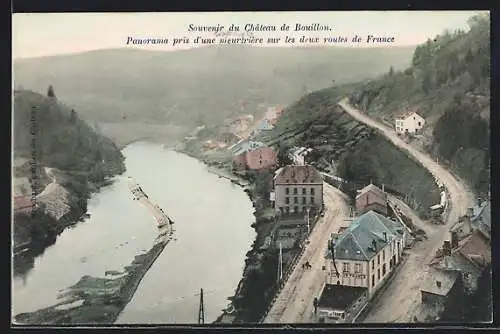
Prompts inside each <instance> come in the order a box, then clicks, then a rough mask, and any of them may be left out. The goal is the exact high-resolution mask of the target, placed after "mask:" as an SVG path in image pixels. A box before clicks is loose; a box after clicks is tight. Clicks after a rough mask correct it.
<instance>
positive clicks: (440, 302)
mask: <svg viewBox="0 0 500 334" xmlns="http://www.w3.org/2000/svg"><path fill="white" fill-rule="evenodd" d="M427 274H428V277H429V279H426V280H424V282H423V286H422V288H421V289H420V294H421V297H422V303H424V304H426V305H429V306H433V307H434V308H435V309H437V310H439V311H442V310H443V309H444V306H445V303H446V300H447V299H448V297H449V296H450V295H451V294H452V293H453V292H454V290H456V289H457V288H458V287H460V284H459V282H460V280H459V273H458V272H456V271H443V270H437V269H434V268H430V269H429V271H428V272H427ZM431 278H432V279H431ZM457 282H458V283H457Z"/></svg>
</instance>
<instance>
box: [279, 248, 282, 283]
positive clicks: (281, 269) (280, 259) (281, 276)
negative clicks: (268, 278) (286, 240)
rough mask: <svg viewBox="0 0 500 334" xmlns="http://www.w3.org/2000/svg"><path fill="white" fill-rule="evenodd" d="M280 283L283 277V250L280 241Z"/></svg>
mask: <svg viewBox="0 0 500 334" xmlns="http://www.w3.org/2000/svg"><path fill="white" fill-rule="evenodd" d="M278 256H279V257H278V283H280V284H281V279H282V278H283V251H282V247H281V242H280V252H279V255H278Z"/></svg>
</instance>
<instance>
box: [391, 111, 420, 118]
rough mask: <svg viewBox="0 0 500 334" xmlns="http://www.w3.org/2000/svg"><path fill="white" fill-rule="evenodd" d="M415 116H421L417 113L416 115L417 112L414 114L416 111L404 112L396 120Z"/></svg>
mask: <svg viewBox="0 0 500 334" xmlns="http://www.w3.org/2000/svg"><path fill="white" fill-rule="evenodd" d="M413 115H418V116H420V115H419V114H417V113H416V112H414V111H406V112H404V113H402V114H400V115H398V116H396V119H407V118H408V117H410V116H413ZM420 117H422V116H420ZM422 118H423V117H422Z"/></svg>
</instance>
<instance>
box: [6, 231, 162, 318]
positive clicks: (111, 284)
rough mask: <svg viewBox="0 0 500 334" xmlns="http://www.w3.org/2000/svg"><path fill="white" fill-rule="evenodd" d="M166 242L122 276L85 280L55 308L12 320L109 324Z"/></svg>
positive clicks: (160, 242)
mask: <svg viewBox="0 0 500 334" xmlns="http://www.w3.org/2000/svg"><path fill="white" fill-rule="evenodd" d="M168 242H169V239H167V240H163V241H159V242H157V243H156V244H155V245H154V246H153V247H152V248H151V249H150V250H149V251H148V252H147V253H144V254H140V255H137V256H135V258H134V260H133V261H132V263H131V264H130V265H129V266H126V267H125V268H124V271H123V272H114V271H110V272H107V273H106V276H108V275H109V276H115V278H100V277H92V276H84V277H82V278H81V279H80V281H79V282H78V283H76V284H75V285H73V286H71V287H69V288H68V289H66V291H64V292H63V293H61V294H60V296H58V298H60V299H62V301H61V302H60V303H58V304H56V305H53V306H50V307H47V308H43V309H41V310H37V311H35V312H30V313H21V314H18V315H17V316H16V317H15V321H16V324H18V325H21V324H44V325H61V324H79V325H81V324H110V323H113V322H114V321H115V320H116V319H117V317H118V315H119V314H120V312H121V311H122V310H123V308H124V307H125V306H126V305H127V303H128V302H129V301H130V300H131V298H132V296H133V295H134V293H135V291H136V290H137V287H138V286H139V283H140V282H141V280H142V278H143V277H144V275H145V274H146V272H147V271H148V269H149V268H150V267H151V266H152V265H153V263H154V262H155V260H156V259H157V258H158V256H159V255H160V254H161V253H162V251H163V249H164V248H165V246H166V245H167V244H168Z"/></svg>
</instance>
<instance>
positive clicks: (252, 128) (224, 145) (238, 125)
mask: <svg viewBox="0 0 500 334" xmlns="http://www.w3.org/2000/svg"><path fill="white" fill-rule="evenodd" d="M283 111H284V109H283V107H268V108H267V111H266V113H265V115H264V117H263V118H262V119H261V120H260V121H256V120H255V116H254V115H252V114H245V115H241V116H238V117H236V118H234V119H226V120H224V124H223V126H222V127H221V128H220V135H219V136H217V138H215V139H210V140H207V141H205V142H204V143H203V148H204V150H206V151H212V150H224V149H232V148H233V147H235V146H237V145H239V144H240V145H244V144H245V142H247V141H248V140H251V137H255V136H256V135H257V134H259V133H260V132H263V131H268V130H272V129H273V128H274V126H275V125H276V123H277V122H278V119H279V118H280V117H281V116H282V115H283ZM196 130H198V128H197V129H196ZM196 130H195V131H196ZM197 132H199V130H198V131H197ZM197 132H195V133H194V134H190V136H188V137H186V138H185V139H186V140H190V139H196V133H197ZM233 153H234V152H233ZM241 153H243V152H242V151H240V152H239V153H237V154H241Z"/></svg>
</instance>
